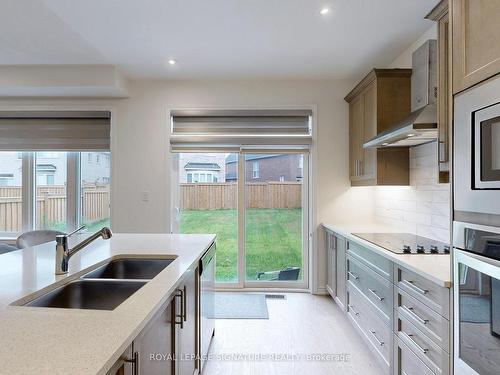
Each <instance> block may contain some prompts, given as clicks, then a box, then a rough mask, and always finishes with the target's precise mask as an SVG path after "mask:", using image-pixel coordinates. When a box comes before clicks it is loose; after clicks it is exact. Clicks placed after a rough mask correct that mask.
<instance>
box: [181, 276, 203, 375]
mask: <svg viewBox="0 0 500 375" xmlns="http://www.w3.org/2000/svg"><path fill="white" fill-rule="evenodd" d="M197 271H198V269H195V270H193V271H189V273H188V274H187V277H186V278H185V279H184V284H183V286H182V308H181V315H182V319H183V325H182V327H181V326H179V325H177V332H178V335H179V337H178V350H177V355H178V358H180V361H178V374H180V375H192V374H193V373H195V371H196V369H197V368H198V362H197V354H198V346H197V345H196V343H197V331H198V321H197V319H196V317H197V316H198V313H197V311H198V308H199V306H198V300H197V295H198V290H197V289H198V282H197V281H198V279H197V278H198V272H197Z"/></svg>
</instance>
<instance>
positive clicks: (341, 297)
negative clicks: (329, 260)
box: [335, 237, 346, 309]
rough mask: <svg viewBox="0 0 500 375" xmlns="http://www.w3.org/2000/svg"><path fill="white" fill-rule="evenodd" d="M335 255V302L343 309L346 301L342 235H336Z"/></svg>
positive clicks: (344, 251)
mask: <svg viewBox="0 0 500 375" xmlns="http://www.w3.org/2000/svg"><path fill="white" fill-rule="evenodd" d="M336 243H337V247H336V252H335V254H336V257H335V265H336V276H335V277H336V283H337V291H336V295H337V298H336V301H337V303H338V304H339V305H340V306H341V307H342V308H343V309H345V301H346V288H345V284H346V241H345V239H344V238H342V237H337V240H336Z"/></svg>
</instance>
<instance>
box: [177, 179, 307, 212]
mask: <svg viewBox="0 0 500 375" xmlns="http://www.w3.org/2000/svg"><path fill="white" fill-rule="evenodd" d="M180 195H181V197H180V199H181V209H184V210H220V209H235V208H236V202H237V196H238V185H237V183H236V182H225V183H210V184H209V183H195V184H191V183H187V184H181V191H180ZM245 197H246V207H247V208H300V207H302V183H300V182H262V183H261V182H259V183H248V184H246V191H245Z"/></svg>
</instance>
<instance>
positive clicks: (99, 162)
mask: <svg viewBox="0 0 500 375" xmlns="http://www.w3.org/2000/svg"><path fill="white" fill-rule="evenodd" d="M99 156H100V155H99V154H97V153H96V155H95V162H96V164H101V158H100V157H99Z"/></svg>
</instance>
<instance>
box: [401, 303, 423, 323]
mask: <svg viewBox="0 0 500 375" xmlns="http://www.w3.org/2000/svg"><path fill="white" fill-rule="evenodd" d="M403 309H404V310H405V311H407V312H408V314H410V315H411V316H413V317H414V318H415V319H416V320H418V321H419V322H420V323H422V324H427V323H429V319H423V318H421V317H420V316H418V315H417V313H416V312H415V311H413V307H408V306H406V305H403Z"/></svg>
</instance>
